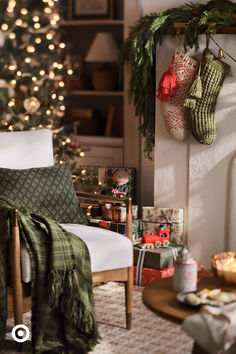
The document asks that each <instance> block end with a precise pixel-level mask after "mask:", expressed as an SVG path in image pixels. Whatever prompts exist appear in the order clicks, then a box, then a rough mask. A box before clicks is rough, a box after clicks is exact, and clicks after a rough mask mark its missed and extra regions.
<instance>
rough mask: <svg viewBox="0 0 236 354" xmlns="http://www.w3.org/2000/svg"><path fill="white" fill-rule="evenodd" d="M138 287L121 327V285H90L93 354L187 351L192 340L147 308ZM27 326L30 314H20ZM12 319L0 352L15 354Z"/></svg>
mask: <svg viewBox="0 0 236 354" xmlns="http://www.w3.org/2000/svg"><path fill="white" fill-rule="evenodd" d="M142 291H143V288H142V287H138V286H135V287H134V306H133V320H132V329H131V330H127V329H125V308H124V285H122V284H118V283H113V282H110V283H106V284H104V285H100V286H96V287H95V288H94V296H95V306H96V314H97V320H98V325H99V332H100V335H101V337H102V341H101V343H100V344H98V345H97V346H96V348H95V350H94V351H93V352H92V353H94V354H113V353H114V354H124V353H125V354H146V353H150V354H155V353H158V354H190V353H191V351H192V346H193V340H192V339H191V338H190V337H189V336H187V335H186V334H185V333H184V332H182V330H181V328H180V326H179V325H176V324H174V323H172V322H169V321H167V320H165V319H163V318H161V317H159V316H157V315H156V314H154V313H153V312H152V311H150V310H149V309H148V308H147V307H146V306H145V305H144V304H143V302H142ZM24 324H25V325H26V326H29V327H30V313H26V314H24ZM12 327H13V320H12V319H10V320H8V323H7V328H8V334H7V336H6V341H5V347H4V348H3V351H2V352H1V353H4V354H5V353H11V354H16V353H17V352H16V351H15V347H14V342H13V341H12V339H11V328H12ZM31 352H32V351H31V347H30V343H28V342H26V343H24V344H23V352H22V353H25V354H26V353H27V354H28V353H31Z"/></svg>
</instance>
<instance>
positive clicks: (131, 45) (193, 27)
mask: <svg viewBox="0 0 236 354" xmlns="http://www.w3.org/2000/svg"><path fill="white" fill-rule="evenodd" d="M234 13H236V4H235V3H234V2H231V1H228V0H211V1H209V2H208V3H206V4H198V3H188V4H185V5H182V6H180V7H178V8H172V9H168V10H166V11H164V12H161V13H152V14H149V15H146V16H144V17H142V18H140V19H139V21H137V22H136V23H135V24H134V25H133V26H132V28H131V30H130V33H129V36H128V38H127V39H126V41H125V42H124V44H123V47H122V53H121V57H120V65H121V66H123V65H124V64H125V63H126V62H127V64H128V68H129V71H130V74H131V76H130V82H129V91H128V95H129V99H130V101H131V102H133V104H134V107H135V114H136V116H137V117H140V118H142V123H141V125H140V131H141V134H142V135H143V137H144V138H145V146H144V153H145V156H146V157H147V158H149V159H150V158H151V152H152V149H153V146H154V141H155V91H156V83H155V59H156V46H157V44H158V43H159V44H161V43H162V41H163V36H164V35H165V34H170V35H175V29H174V23H176V22H183V23H186V26H185V33H184V49H185V51H188V50H189V48H193V47H194V48H195V50H196V51H197V50H198V49H199V44H198V36H199V35H200V34H204V33H206V32H208V33H210V34H212V35H213V34H215V33H216V32H217V30H219V29H220V28H222V27H223V26H235V25H236V24H235V22H234V20H233V16H232V14H234ZM209 23H210V24H209Z"/></svg>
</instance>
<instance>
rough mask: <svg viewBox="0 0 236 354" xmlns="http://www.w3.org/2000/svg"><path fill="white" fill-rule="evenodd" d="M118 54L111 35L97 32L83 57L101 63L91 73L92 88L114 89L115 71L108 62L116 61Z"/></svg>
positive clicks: (97, 89)
mask: <svg viewBox="0 0 236 354" xmlns="http://www.w3.org/2000/svg"><path fill="white" fill-rule="evenodd" d="M118 56H119V48H118V46H117V44H116V41H115V39H114V37H113V35H112V34H111V33H108V32H99V33H97V34H96V36H95V38H94V40H93V42H92V44H91V46H90V48H89V51H88V53H87V55H86V57H85V61H86V62H95V63H103V65H102V66H101V67H100V68H99V69H98V70H96V71H95V72H94V73H93V77H92V85H93V88H94V90H96V91H110V90H114V88H115V86H116V73H115V71H114V70H112V68H111V67H109V65H108V63H116V62H117V61H118Z"/></svg>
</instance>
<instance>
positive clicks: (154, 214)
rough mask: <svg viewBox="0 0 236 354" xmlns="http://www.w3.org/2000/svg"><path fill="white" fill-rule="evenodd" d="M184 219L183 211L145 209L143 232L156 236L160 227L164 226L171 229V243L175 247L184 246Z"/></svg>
mask: <svg viewBox="0 0 236 354" xmlns="http://www.w3.org/2000/svg"><path fill="white" fill-rule="evenodd" d="M183 218H184V210H183V209H178V208H158V207H143V208H142V220H143V232H144V233H145V231H146V230H148V231H149V233H150V234H156V232H157V231H156V229H158V227H159V225H160V224H164V225H165V227H168V228H169V229H170V242H171V243H173V244H175V245H183V243H184V240H183V233H184V223H183Z"/></svg>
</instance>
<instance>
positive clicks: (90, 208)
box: [80, 203, 102, 217]
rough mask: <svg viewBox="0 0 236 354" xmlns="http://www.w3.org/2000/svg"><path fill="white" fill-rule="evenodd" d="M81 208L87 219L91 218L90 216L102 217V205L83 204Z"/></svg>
mask: <svg viewBox="0 0 236 354" xmlns="http://www.w3.org/2000/svg"><path fill="white" fill-rule="evenodd" d="M80 206H81V208H82V210H83V212H84V213H85V215H86V216H87V217H90V216H92V217H96V216H101V215H102V206H101V204H95V203H81V204H80Z"/></svg>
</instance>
